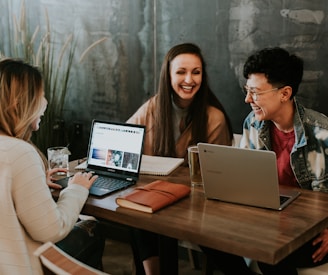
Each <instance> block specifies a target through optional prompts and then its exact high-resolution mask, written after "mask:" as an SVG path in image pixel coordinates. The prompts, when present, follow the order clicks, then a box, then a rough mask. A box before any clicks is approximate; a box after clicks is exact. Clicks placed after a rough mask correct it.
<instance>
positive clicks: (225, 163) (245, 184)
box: [198, 143, 300, 210]
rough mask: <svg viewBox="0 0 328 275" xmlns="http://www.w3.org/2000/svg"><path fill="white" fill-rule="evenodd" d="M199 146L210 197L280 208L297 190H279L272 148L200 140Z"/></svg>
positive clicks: (288, 201) (206, 193) (206, 188)
mask: <svg viewBox="0 0 328 275" xmlns="http://www.w3.org/2000/svg"><path fill="white" fill-rule="evenodd" d="M198 149H199V160H200V166H201V172H202V178H203V182H204V192H205V196H206V197H207V198H209V199H218V200H222V201H226V202H233V203H239V204H245V205H251V206H257V207H263V208H270V209H276V210H282V209H283V208H285V207H286V206H287V205H288V204H290V203H291V202H292V201H293V200H294V199H295V198H296V197H297V196H298V195H299V194H300V192H298V191H294V190H290V191H286V193H285V194H280V191H279V182H278V172H277V164H276V155H275V153H274V152H273V151H264V150H250V149H243V148H237V147H231V146H223V145H216V144H208V143H199V144H198ZM281 196H282V199H283V200H284V202H283V203H281V198H280V197H281Z"/></svg>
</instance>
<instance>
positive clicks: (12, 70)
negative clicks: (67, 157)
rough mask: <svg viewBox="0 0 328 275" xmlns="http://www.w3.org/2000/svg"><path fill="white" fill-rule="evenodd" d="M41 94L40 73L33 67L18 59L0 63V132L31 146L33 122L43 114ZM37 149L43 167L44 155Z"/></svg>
mask: <svg viewBox="0 0 328 275" xmlns="http://www.w3.org/2000/svg"><path fill="white" fill-rule="evenodd" d="M43 94H44V92H43V79H42V74H41V72H40V71H39V70H38V69H37V68H36V67H34V66H32V65H30V64H28V63H26V62H24V61H22V60H19V59H10V58H7V59H3V60H1V61H0V130H1V131H2V132H4V134H6V135H8V136H11V137H15V138H19V139H22V140H24V141H26V142H29V143H31V144H32V142H31V136H32V131H33V128H32V123H33V122H34V121H35V120H36V119H37V118H38V117H39V116H40V113H41V112H42V108H43V105H42V100H43ZM32 145H33V144H32ZM33 146H34V145H33ZM34 147H35V146H34ZM35 148H36V147H35ZM36 150H37V151H38V153H39V154H40V156H41V158H42V160H43V162H44V163H45V168H46V167H47V165H46V159H45V156H44V155H43V154H42V153H41V152H40V150H38V148H36Z"/></svg>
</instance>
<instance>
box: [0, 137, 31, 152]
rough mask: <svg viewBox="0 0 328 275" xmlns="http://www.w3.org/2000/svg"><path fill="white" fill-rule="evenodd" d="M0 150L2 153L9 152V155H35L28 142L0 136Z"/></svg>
mask: <svg viewBox="0 0 328 275" xmlns="http://www.w3.org/2000/svg"><path fill="white" fill-rule="evenodd" d="M13 149H14V150H13ZM0 150H1V152H2V153H7V152H8V153H9V152H10V154H11V155H21V154H22V153H37V152H36V150H35V148H34V147H33V146H32V145H31V144H29V143H28V142H26V141H24V140H21V139H18V138H14V137H9V136H0Z"/></svg>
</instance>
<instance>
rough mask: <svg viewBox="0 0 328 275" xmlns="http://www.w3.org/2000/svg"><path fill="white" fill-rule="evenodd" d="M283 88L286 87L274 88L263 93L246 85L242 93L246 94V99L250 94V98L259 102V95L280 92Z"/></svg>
mask: <svg viewBox="0 0 328 275" xmlns="http://www.w3.org/2000/svg"><path fill="white" fill-rule="evenodd" d="M283 87H285V86H281V87H278V88H273V89H270V90H266V91H262V92H255V89H256V88H251V87H248V86H247V85H245V86H244V89H243V90H242V92H243V93H244V95H245V97H246V96H247V95H248V93H249V94H250V96H251V97H252V98H253V100H254V101H257V100H258V96H259V95H263V94H266V93H269V92H273V91H278V90H280V89H281V88H283Z"/></svg>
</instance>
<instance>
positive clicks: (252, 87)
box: [240, 47, 328, 275]
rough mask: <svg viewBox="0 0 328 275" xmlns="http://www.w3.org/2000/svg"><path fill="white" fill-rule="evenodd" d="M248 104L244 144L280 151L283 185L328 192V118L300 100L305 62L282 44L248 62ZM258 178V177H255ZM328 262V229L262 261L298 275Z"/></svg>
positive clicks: (267, 270)
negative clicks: (280, 257) (285, 254)
mask: <svg viewBox="0 0 328 275" xmlns="http://www.w3.org/2000/svg"><path fill="white" fill-rule="evenodd" d="M244 77H245V79H246V85H245V87H244V90H243V91H244V94H245V102H246V103H248V104H249V105H250V107H251V108H252V111H251V113H250V114H249V115H248V116H247V118H246V119H245V121H244V127H243V136H242V139H241V142H240V147H243V148H250V149H259V150H271V151H274V152H275V153H276V157H277V166H278V167H277V168H278V177H279V184H281V185H290V186H296V187H299V188H304V189H310V190H314V191H323V192H328V155H327V154H328V118H327V117H326V116H325V115H323V114H321V113H318V112H316V111H314V110H311V109H307V108H305V107H303V106H302V105H301V104H299V103H298V102H297V101H296V99H295V96H296V94H297V92H298V88H299V85H300V83H301V81H302V77H303V61H302V59H301V58H299V57H297V56H296V55H293V54H289V53H288V52H287V51H286V50H284V49H282V48H278V47H276V48H266V49H263V50H260V51H258V52H256V53H254V54H253V55H251V56H249V57H248V59H247V60H246V63H245V65H244ZM255 176H256V175H255ZM326 262H328V229H325V230H324V231H323V232H321V233H320V234H319V235H318V236H316V237H315V238H313V239H312V240H311V241H310V242H308V243H306V244H305V245H304V246H302V247H301V248H299V249H298V250H297V251H295V252H293V253H292V254H290V255H289V256H288V257H287V258H285V259H284V260H282V261H281V262H280V263H278V264H277V265H274V266H273V265H268V264H264V263H259V267H260V269H261V271H262V273H263V274H264V275H267V274H289V275H295V274H298V273H297V267H311V266H316V265H321V264H323V263H326Z"/></svg>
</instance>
